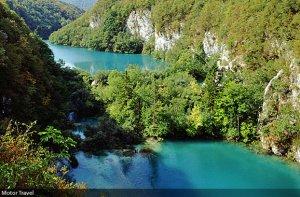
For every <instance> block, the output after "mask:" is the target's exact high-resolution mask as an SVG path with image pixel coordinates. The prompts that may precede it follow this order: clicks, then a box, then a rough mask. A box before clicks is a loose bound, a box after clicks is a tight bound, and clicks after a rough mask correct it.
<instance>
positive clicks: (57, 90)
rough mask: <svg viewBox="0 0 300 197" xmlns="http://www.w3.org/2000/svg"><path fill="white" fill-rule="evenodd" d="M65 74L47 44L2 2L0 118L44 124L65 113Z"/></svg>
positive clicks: (0, 15) (0, 26) (0, 23)
mask: <svg viewBox="0 0 300 197" xmlns="http://www.w3.org/2000/svg"><path fill="white" fill-rule="evenodd" d="M65 76H68V71H67V70H66V71H65V70H63V69H61V68H60V65H59V64H57V63H55V61H54V58H53V54H52V52H51V51H50V49H49V48H48V46H47V45H46V44H45V43H44V42H43V41H42V40H40V39H39V38H38V37H37V36H36V35H34V34H33V33H31V31H30V30H29V28H28V27H27V26H26V25H25V23H24V22H23V20H22V19H21V18H20V17H19V16H18V15H17V14H16V13H15V12H13V11H10V10H9V9H7V8H6V7H5V6H4V5H3V4H2V3H0V112H1V113H0V121H2V120H5V119H7V118H8V119H14V120H17V121H21V122H28V121H35V120H37V121H38V124H40V125H44V124H48V123H49V122H51V121H53V120H56V119H59V118H62V117H64V113H65V110H66V107H67V106H66V102H67V99H68V87H67V83H66V82H65V81H64V78H65Z"/></svg>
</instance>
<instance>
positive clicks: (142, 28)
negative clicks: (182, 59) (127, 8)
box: [127, 10, 181, 51]
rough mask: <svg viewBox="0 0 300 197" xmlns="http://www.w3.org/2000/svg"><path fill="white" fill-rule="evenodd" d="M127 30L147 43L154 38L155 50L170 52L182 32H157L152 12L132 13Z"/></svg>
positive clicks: (136, 11)
mask: <svg viewBox="0 0 300 197" xmlns="http://www.w3.org/2000/svg"><path fill="white" fill-rule="evenodd" d="M127 29H128V31H129V32H130V33H131V34H132V35H136V36H139V37H140V38H142V39H143V40H144V41H145V42H147V41H149V40H150V38H152V37H154V39H155V41H154V45H155V50H157V51H167V50H170V49H171V48H172V47H173V46H174V45H175V43H176V41H177V40H178V39H179V38H180V36H181V35H180V32H176V31H173V32H171V33H162V32H158V31H156V30H155V24H153V23H152V21H151V11H150V10H135V11H132V12H131V13H130V15H129V17H128V19H127Z"/></svg>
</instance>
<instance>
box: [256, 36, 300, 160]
mask: <svg viewBox="0 0 300 197" xmlns="http://www.w3.org/2000/svg"><path fill="white" fill-rule="evenodd" d="M271 46H272V48H273V50H274V53H275V54H276V55H277V56H278V57H280V58H282V59H283V60H285V62H286V65H287V66H289V67H287V68H289V69H290V71H289V72H285V71H284V70H283V69H281V70H280V71H278V73H277V74H276V75H275V76H274V77H273V78H272V79H271V80H270V82H269V83H268V85H267V86H266V88H265V92H264V102H263V107H262V111H261V113H260V116H259V125H260V128H263V127H264V126H268V125H270V124H271V123H272V121H274V119H278V118H280V117H279V116H278V114H280V113H281V109H282V107H283V106H285V105H292V106H293V108H294V109H296V110H297V109H298V110H299V109H300V108H299V107H300V99H299V94H300V80H299V79H300V68H299V60H297V59H296V58H295V56H294V55H293V53H292V51H290V50H289V48H288V46H287V44H286V43H280V42H279V41H278V40H275V41H274V42H273V43H272V44H271ZM278 82H284V83H288V84H289V88H287V90H285V91H281V92H278V91H276V89H274V88H273V86H274V85H275V84H276V83H278ZM274 98H276V99H274ZM274 105H275V106H277V114H274V112H272V110H270V109H269V108H270V107H271V109H272V106H274ZM296 121H299V120H294V119H291V120H290V124H294V123H295V122H296ZM282 132H283V131H282ZM260 135H261V136H260V140H261V142H262V146H263V148H264V149H265V150H267V151H270V152H271V153H273V154H275V155H284V154H285V153H286V151H287V150H285V149H283V148H282V147H281V146H280V145H278V139H277V138H274V137H272V134H268V133H262V132H261V134H260ZM287 137H288V136H287ZM293 152H295V154H296V155H295V158H296V160H299V158H300V157H299V149H297V150H294V151H293ZM297 158H298V159H297ZM299 161H300V160H299Z"/></svg>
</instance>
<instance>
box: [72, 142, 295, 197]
mask: <svg viewBox="0 0 300 197" xmlns="http://www.w3.org/2000/svg"><path fill="white" fill-rule="evenodd" d="M158 149H159V150H158V151H157V153H156V154H153V155H145V154H142V153H136V154H134V156H131V157H126V156H122V155H121V154H118V153H117V152H114V151H108V152H106V154H105V155H102V156H93V155H88V154H85V153H83V152H78V153H77V154H76V158H77V159H78V161H79V167H78V168H76V169H73V170H71V172H70V175H71V177H73V178H74V179H75V180H76V181H77V182H84V183H86V184H87V186H88V187H89V188H101V189H103V188H105V189H112V188H113V189H116V188H117V189H128V188H131V189H133V188H135V189H136V188H138V189H150V188H156V189H166V188H167V189H172V188H173V189H174V188H177V189H178V188H180V189H253V188H255V189H275V188H276V189H291V188H294V189H295V188H298V189H300V172H299V171H298V170H297V169H294V168H292V167H290V166H288V165H286V164H285V163H283V162H282V161H280V160H277V159H274V158H271V157H268V156H259V155H256V154H254V153H252V152H250V151H248V150H246V149H245V148H243V147H240V146H238V145H233V144H228V143H223V142H203V141H202V142H201V141H198V142H197V141H193V142H191V141H185V142H184V141H176V142H172V141H167V142H163V143H161V145H160V147H159V148H158ZM299 194H300V193H299Z"/></svg>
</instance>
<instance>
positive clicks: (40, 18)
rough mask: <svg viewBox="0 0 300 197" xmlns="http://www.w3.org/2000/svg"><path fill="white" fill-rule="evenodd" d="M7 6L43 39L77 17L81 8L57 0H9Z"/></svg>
mask: <svg viewBox="0 0 300 197" xmlns="http://www.w3.org/2000/svg"><path fill="white" fill-rule="evenodd" d="M8 3H9V6H10V8H11V9H12V10H14V11H15V12H16V13H17V14H19V15H20V16H21V17H22V18H23V19H24V20H25V23H26V24H27V25H28V26H29V28H30V29H31V30H32V31H34V32H36V33H37V34H38V35H39V36H41V37H42V38H43V39H48V37H49V36H50V34H51V33H52V32H54V31H56V30H58V29H60V28H61V27H62V26H65V25H66V24H68V23H70V22H71V21H73V20H75V19H76V18H78V17H79V16H80V15H81V14H82V13H83V12H82V10H80V9H78V8H76V7H74V6H72V5H69V4H66V3H62V2H60V1H57V0H10V1H8Z"/></svg>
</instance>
